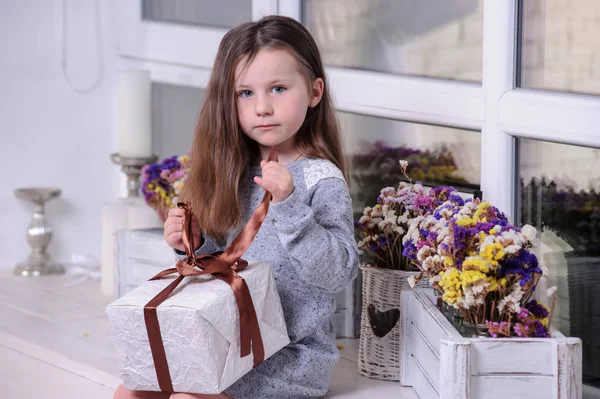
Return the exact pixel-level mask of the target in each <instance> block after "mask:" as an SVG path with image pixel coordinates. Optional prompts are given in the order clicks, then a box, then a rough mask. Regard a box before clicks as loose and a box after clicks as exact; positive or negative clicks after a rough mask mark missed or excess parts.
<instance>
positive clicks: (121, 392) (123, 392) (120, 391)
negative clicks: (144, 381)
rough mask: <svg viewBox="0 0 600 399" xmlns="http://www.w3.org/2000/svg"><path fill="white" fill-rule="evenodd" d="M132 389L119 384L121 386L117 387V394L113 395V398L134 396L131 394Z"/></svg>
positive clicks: (120, 398) (125, 398) (122, 398)
mask: <svg viewBox="0 0 600 399" xmlns="http://www.w3.org/2000/svg"><path fill="white" fill-rule="evenodd" d="M131 394H132V391H130V390H129V389H127V388H125V387H124V386H123V384H119V386H118V387H117V389H115V395H114V396H113V399H128V398H133V397H134V396H132V395H131Z"/></svg>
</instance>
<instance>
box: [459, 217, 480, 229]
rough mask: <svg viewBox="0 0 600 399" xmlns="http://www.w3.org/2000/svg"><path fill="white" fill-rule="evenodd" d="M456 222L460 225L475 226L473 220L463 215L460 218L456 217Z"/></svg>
mask: <svg viewBox="0 0 600 399" xmlns="http://www.w3.org/2000/svg"><path fill="white" fill-rule="evenodd" d="M456 224H457V225H459V226H460V227H473V226H475V221H474V220H473V219H471V218H469V217H464V218H462V219H458V220H457V221H456Z"/></svg>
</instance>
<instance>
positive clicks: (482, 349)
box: [471, 338, 554, 376]
mask: <svg viewBox="0 0 600 399" xmlns="http://www.w3.org/2000/svg"><path fill="white" fill-rule="evenodd" d="M472 345H473V347H472V350H471V353H472V362H473V375H486V374H491V373H501V374H532V375H547V376H550V375H553V364H554V362H553V360H554V350H553V346H554V343H553V341H552V340H549V339H546V338H543V339H538V340H530V339H510V340H508V339H501V338H484V339H473V341H472Z"/></svg>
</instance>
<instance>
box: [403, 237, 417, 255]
mask: <svg viewBox="0 0 600 399" xmlns="http://www.w3.org/2000/svg"><path fill="white" fill-rule="evenodd" d="M402 256H406V257H407V258H408V259H416V258H417V247H415V244H414V243H413V241H412V240H408V241H407V242H406V243H405V244H404V250H403V251H402Z"/></svg>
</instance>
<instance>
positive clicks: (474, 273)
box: [460, 270, 486, 287]
mask: <svg viewBox="0 0 600 399" xmlns="http://www.w3.org/2000/svg"><path fill="white" fill-rule="evenodd" d="M460 277H461V280H462V286H463V287H467V286H469V285H473V284H476V283H477V282H479V281H480V280H486V275H485V274H483V273H482V272H480V271H479V270H463V271H462V273H460Z"/></svg>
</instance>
